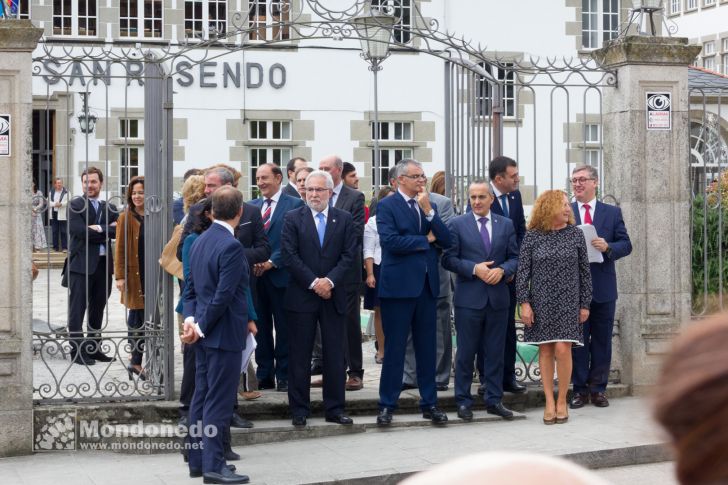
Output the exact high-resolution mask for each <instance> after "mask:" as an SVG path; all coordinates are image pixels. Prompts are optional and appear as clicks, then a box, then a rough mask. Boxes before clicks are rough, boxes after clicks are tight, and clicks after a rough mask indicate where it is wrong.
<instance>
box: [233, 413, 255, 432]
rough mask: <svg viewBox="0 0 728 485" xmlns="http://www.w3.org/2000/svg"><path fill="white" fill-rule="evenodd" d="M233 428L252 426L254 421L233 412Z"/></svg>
mask: <svg viewBox="0 0 728 485" xmlns="http://www.w3.org/2000/svg"><path fill="white" fill-rule="evenodd" d="M230 427H231V428H252V427H253V422H252V421H250V420H248V419H245V418H243V417H242V416H240V415H239V414H237V413H233V417H232V419H230Z"/></svg>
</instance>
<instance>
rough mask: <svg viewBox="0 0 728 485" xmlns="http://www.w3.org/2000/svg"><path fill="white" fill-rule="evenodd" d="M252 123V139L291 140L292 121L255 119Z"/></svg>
mask: <svg viewBox="0 0 728 485" xmlns="http://www.w3.org/2000/svg"><path fill="white" fill-rule="evenodd" d="M249 124H250V136H249V138H250V139H251V140H290V139H291V122H290V121H262V120H253V121H250V122H249Z"/></svg>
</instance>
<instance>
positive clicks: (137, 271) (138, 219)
mask: <svg viewBox="0 0 728 485" xmlns="http://www.w3.org/2000/svg"><path fill="white" fill-rule="evenodd" d="M114 275H115V277H116V288H117V289H118V290H119V293H121V303H122V305H124V306H126V308H127V311H128V315H127V320H126V324H127V327H128V332H129V346H130V350H131V364H129V365H128V366H127V368H126V370H127V372H128V373H129V380H131V379H132V376H133V374H136V375H138V376H139V379H140V380H146V378H147V376H146V374H145V373H144V370H143V368H142V357H143V354H144V177H133V178H132V179H131V180H130V181H129V186H128V188H127V190H126V209H125V210H124V212H122V213H121V215H119V220H118V221H117V223H116V255H115V257H114Z"/></svg>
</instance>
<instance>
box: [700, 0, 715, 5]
mask: <svg viewBox="0 0 728 485" xmlns="http://www.w3.org/2000/svg"><path fill="white" fill-rule="evenodd" d="M703 5H705V6H706V7H711V6H713V5H715V0H703Z"/></svg>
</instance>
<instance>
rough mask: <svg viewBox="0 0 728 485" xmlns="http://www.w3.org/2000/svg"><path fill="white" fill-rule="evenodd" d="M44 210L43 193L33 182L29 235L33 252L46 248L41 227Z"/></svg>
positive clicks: (43, 228) (43, 230)
mask: <svg viewBox="0 0 728 485" xmlns="http://www.w3.org/2000/svg"><path fill="white" fill-rule="evenodd" d="M45 208H46V201H45V197H43V192H41V191H40V190H38V188H37V186H36V183H35V181H33V204H32V208H31V211H32V214H33V218H32V226H31V235H32V236H33V251H40V250H41V249H45V248H47V247H48V245H47V244H46V236H45V226H43V212H44V211H45Z"/></svg>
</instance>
